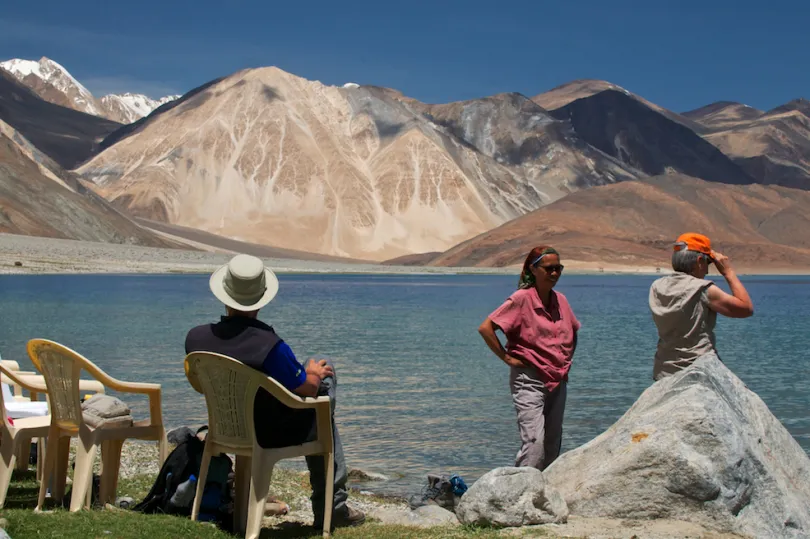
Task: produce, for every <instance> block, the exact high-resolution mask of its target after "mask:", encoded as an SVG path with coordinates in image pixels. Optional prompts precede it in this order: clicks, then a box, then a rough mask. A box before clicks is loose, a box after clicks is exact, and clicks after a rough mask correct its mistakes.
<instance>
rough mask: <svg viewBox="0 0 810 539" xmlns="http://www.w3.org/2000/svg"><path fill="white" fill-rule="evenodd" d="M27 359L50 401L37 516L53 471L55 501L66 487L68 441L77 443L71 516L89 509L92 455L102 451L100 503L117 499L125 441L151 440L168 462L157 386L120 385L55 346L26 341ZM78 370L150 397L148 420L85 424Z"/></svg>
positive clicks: (84, 360)
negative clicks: (41, 379) (121, 424)
mask: <svg viewBox="0 0 810 539" xmlns="http://www.w3.org/2000/svg"><path fill="white" fill-rule="evenodd" d="M28 355H29V356H30V358H31V361H32V362H33V363H34V367H36V368H37V370H38V371H40V372H41V373H42V374H43V376H44V377H45V384H46V386H47V389H48V398H49V401H50V405H51V423H50V428H49V430H48V434H47V436H48V446H47V448H46V451H45V466H44V469H43V480H42V481H41V483H40V487H39V501H38V503H37V510H41V509H42V505H43V504H44V503H45V494H46V490H47V486H48V483H49V481H50V478H51V476H53V474H54V468H55V467H56V465H57V463H58V464H59V469H57V470H55V472H56V475H55V477H54V478H55V481H54V482H55V486H54V489H53V497H54V498H55V499H57V500H60V499H61V498H62V497H63V496H64V481H65V476H66V473H63V472H66V470H63V469H62V468H63V467H65V468H66V466H67V455H68V451H69V446H70V438H71V437H78V439H79V446H78V449H77V451H76V468H75V470H74V473H73V492H72V495H71V499H70V510H71V511H78V510H80V509H82V507H83V506H84V507H86V508H88V509H89V508H90V492H91V484H92V481H93V461H94V460H95V456H96V450H97V448H98V447H99V446H101V457H102V471H101V491H100V493H99V498H100V501H101V503H102V504H103V503H107V502H109V501H111V500H114V499H115V492H116V489H117V486H118V470H119V467H120V465H121V448H122V447H123V445H124V441H125V440H127V439H138V440H154V441H157V442H158V446H159V448H160V462H159V463H158V466H160V465H162V464H163V461H164V460H166V454H167V451H168V442H167V441H166V431H165V429H164V427H163V415H162V413H161V406H160V399H161V391H160V385H159V384H144V383H135V382H122V381H121V380H116V379H115V378H113V377H111V376H110V375H108V374H107V373H105V372H104V371H102V370H101V369H99V368H98V367H97V366H96V365H94V364H93V363H92V362H91V361H90V360H89V359H87V358H85V357H84V356H82V355H81V354H79V353H77V352H75V351H73V350H71V349H70V348H68V347H66V346H63V345H61V344H59V343H56V342H53V341H48V340H45V339H32V340H30V341H28ZM82 370H84V371H87V373H88V374H90V376H92V377H93V378H95V379H96V380H98V381H99V382H101V383H102V384H104V386H106V387H109V388H110V389H113V390H115V391H120V392H125V393H143V394H146V395H148V396H149V416H150V418H149V419H148V420H143V421H135V422H134V423H133V425H132V426H129V427H110V428H104V427H101V428H93V427H91V426H89V425H87V424H86V423H85V422H84V417H83V416H82V407H81V401H80V398H79V392H80V381H79V376H80V375H81V372H82Z"/></svg>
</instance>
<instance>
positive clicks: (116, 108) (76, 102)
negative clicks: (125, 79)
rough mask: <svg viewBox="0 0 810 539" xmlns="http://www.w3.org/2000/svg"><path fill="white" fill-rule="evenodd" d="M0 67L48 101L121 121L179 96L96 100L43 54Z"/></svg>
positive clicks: (129, 120) (140, 115) (116, 96)
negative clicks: (35, 58)
mask: <svg viewBox="0 0 810 539" xmlns="http://www.w3.org/2000/svg"><path fill="white" fill-rule="evenodd" d="M0 70H5V71H7V72H8V73H10V74H11V75H13V76H14V77H15V78H16V79H17V80H18V81H20V82H22V83H23V84H24V85H25V86H27V87H29V88H30V89H31V90H33V91H34V93H36V94H37V95H38V96H39V97H41V98H42V99H44V100H45V101H48V102H49V103H53V104H55V105H61V106H63V107H67V108H70V109H73V110H77V111H79V112H84V113H87V114H92V115H94V116H100V117H103V118H107V119H108V120H112V121H114V122H119V123H124V124H127V123H132V122H134V121H136V120H138V119H140V118H143V117H144V116H147V115H148V114H149V113H151V112H152V111H153V110H155V109H156V108H158V107H159V106H160V105H162V104H164V103H166V102H168V101H171V100H173V99H177V98H178V97H179V96H176V95H175V96H167V97H164V98H161V99H158V100H155V99H152V98H150V97H147V96H145V95H142V94H130V93H127V94H120V95H119V94H110V95H106V96H104V97H102V98H101V99H96V98H95V97H94V96H93V94H92V93H90V90H88V89H87V88H85V87H84V86H83V85H82V84H81V83H80V82H79V81H78V80H76V79H75V78H74V77H73V76H72V75H71V74H70V73H69V72H68V70H67V69H65V68H64V67H62V66H61V65H59V64H58V63H56V62H54V61H53V60H51V59H50V58H46V57H44V56H43V57H42V58H40V60H39V62H34V61H33V60H21V59H19V58H15V59H12V60H7V61H5V62H0Z"/></svg>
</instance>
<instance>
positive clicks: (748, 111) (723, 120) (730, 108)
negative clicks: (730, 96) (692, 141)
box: [683, 101, 762, 131]
mask: <svg viewBox="0 0 810 539" xmlns="http://www.w3.org/2000/svg"><path fill="white" fill-rule="evenodd" d="M683 116H685V117H686V118H689V119H690V120H694V121H696V122H698V123H699V124H701V125H702V126H704V127H705V128H706V130H708V131H716V130H719V129H722V128H724V127H730V126H733V125H735V124H737V123H739V122H741V121H749V120H753V119H755V118H759V117H760V116H762V111H761V110H757V109H755V108H753V107H749V106H748V105H743V104H742V103H734V102H733V101H718V102H717V103H712V104H711V105H706V106H705V107H700V108H699V109H695V110H690V111H689V112H684V113H683Z"/></svg>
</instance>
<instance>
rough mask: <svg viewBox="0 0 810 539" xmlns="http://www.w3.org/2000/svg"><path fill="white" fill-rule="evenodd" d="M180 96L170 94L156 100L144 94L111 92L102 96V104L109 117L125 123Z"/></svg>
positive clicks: (149, 112) (135, 119) (146, 114)
mask: <svg viewBox="0 0 810 539" xmlns="http://www.w3.org/2000/svg"><path fill="white" fill-rule="evenodd" d="M178 97H180V96H179V95H169V96H166V97H162V98H160V99H157V100H156V99H152V98H151V97H148V96H145V95H143V94H132V93H125V94H110V95H105V96H104V97H102V98H101V106H102V108H103V109H104V110H105V112H106V116H107V117H108V118H112V119H114V120H117V121H119V122H123V123H132V122H135V121H137V120H139V119H141V118H143V117H144V116H148V115H149V114H151V113H152V111H153V110H155V109H156V108H158V107H159V106H161V105H163V104H164V103H168V102H169V101H174V100H175V99H177V98H178Z"/></svg>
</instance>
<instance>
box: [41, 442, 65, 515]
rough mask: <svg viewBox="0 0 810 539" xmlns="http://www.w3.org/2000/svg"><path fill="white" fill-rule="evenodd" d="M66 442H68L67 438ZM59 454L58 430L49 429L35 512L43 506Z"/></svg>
mask: <svg viewBox="0 0 810 539" xmlns="http://www.w3.org/2000/svg"><path fill="white" fill-rule="evenodd" d="M68 440H70V439H69V438H68ZM58 453H59V430H58V429H55V428H51V429H50V430H49V431H48V448H47V449H46V450H45V464H44V466H43V467H42V481H40V483H39V497H38V498H37V508H36V509H35V511H42V507H43V506H44V505H45V494H46V493H47V492H48V486H49V485H50V483H51V480H52V479H54V476H55V473H54V472H55V468H56V456H57V455H58Z"/></svg>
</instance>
